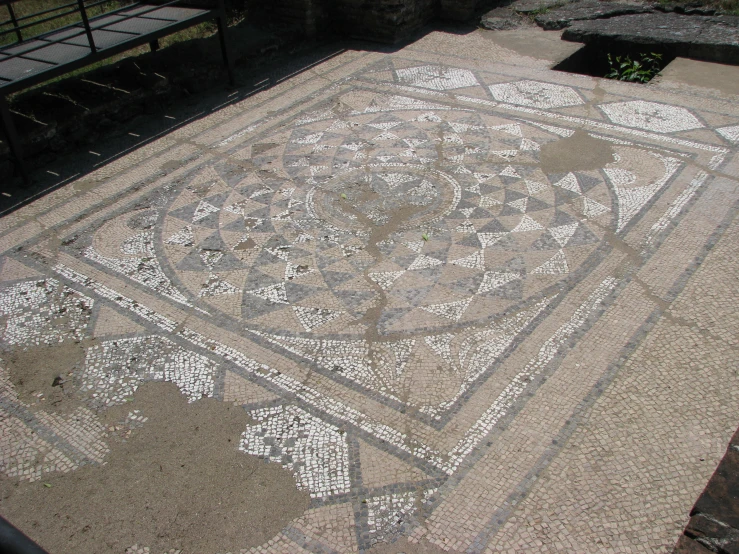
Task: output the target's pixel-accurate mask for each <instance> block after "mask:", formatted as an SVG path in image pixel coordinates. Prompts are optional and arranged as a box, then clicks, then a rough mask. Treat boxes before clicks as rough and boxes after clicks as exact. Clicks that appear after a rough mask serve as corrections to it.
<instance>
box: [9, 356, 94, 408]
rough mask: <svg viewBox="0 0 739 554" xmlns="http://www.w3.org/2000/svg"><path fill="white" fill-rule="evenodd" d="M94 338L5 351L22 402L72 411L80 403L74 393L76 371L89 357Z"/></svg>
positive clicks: (14, 384) (11, 379) (11, 375)
mask: <svg viewBox="0 0 739 554" xmlns="http://www.w3.org/2000/svg"><path fill="white" fill-rule="evenodd" d="M89 343H90V341H83V342H77V341H65V342H63V343H60V344H56V345H53V346H39V347H35V348H29V349H27V350H21V349H18V350H15V351H12V352H4V353H3V354H2V357H3V359H4V360H5V361H6V363H7V366H8V370H9V372H10V381H11V383H13V386H14V387H15V390H16V391H17V392H18V397H19V398H20V400H21V401H23V402H25V403H27V404H29V405H31V406H40V407H42V408H43V409H45V410H53V411H57V412H63V413H66V412H69V411H72V410H74V409H75V408H77V407H78V406H79V405H80V404H79V402H78V401H77V399H76V398H75V395H74V394H73V388H72V383H71V379H72V374H73V373H74V372H75V371H76V370H78V369H79V368H80V367H81V366H82V364H83V363H84V360H85V351H86V347H87V346H90V344H89Z"/></svg>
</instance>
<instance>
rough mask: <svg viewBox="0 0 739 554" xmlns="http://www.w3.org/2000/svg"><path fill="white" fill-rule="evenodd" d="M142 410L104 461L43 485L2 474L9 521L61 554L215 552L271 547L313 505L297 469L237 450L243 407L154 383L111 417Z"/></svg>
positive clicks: (0, 498)
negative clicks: (191, 397) (193, 398)
mask: <svg viewBox="0 0 739 554" xmlns="http://www.w3.org/2000/svg"><path fill="white" fill-rule="evenodd" d="M47 377H48V375H47ZM47 380H48V379H47ZM42 381H43V380H42ZM23 386H26V385H23ZM40 386H42V387H43V386H44V384H43V382H41V383H40ZM134 410H139V411H140V415H142V416H144V417H147V418H148V421H146V422H144V424H143V426H142V427H141V428H138V429H136V428H135V429H133V430H132V431H129V432H125V433H121V434H111V444H110V448H111V453H110V455H109V456H108V458H107V463H106V464H105V465H103V466H97V467H85V468H82V469H79V470H77V471H74V472H71V473H68V474H64V475H62V474H55V475H49V476H46V477H44V478H43V480H42V481H37V482H34V483H28V482H18V481H17V480H15V479H8V478H0V513H1V514H2V515H3V517H5V518H6V519H8V520H9V521H10V522H12V523H13V524H14V525H16V526H17V527H18V528H19V529H20V530H21V531H23V532H24V533H26V534H27V535H29V536H30V537H31V538H32V539H34V540H35V541H36V542H38V543H39V544H40V545H41V546H42V547H43V548H45V549H46V550H48V551H49V552H52V553H53V554H65V553H68V554H79V553H81V552H95V553H98V554H104V553H116V554H121V553H123V552H125V550H126V548H128V547H130V546H132V545H134V544H138V545H144V546H148V547H149V548H151V551H152V552H166V551H168V550H169V549H173V548H174V549H182V550H183V551H185V552H191V553H198V554H207V553H214V552H224V551H238V550H239V549H242V548H249V547H252V546H256V545H259V544H262V543H264V542H265V541H267V540H269V539H270V538H272V537H273V536H275V535H276V534H277V533H278V532H279V531H280V530H281V529H282V528H283V527H284V526H285V525H286V524H287V523H288V522H290V521H291V520H293V519H295V518H297V517H300V516H301V515H302V514H303V513H304V511H305V510H306V509H307V508H308V504H309V495H308V493H307V492H304V491H299V490H298V489H297V487H296V484H295V479H294V478H293V476H292V474H291V473H290V472H289V471H287V470H285V469H283V468H281V467H280V466H279V465H277V464H267V463H266V462H265V461H264V460H261V459H259V458H257V457H255V456H249V455H247V454H244V453H243V452H240V451H239V450H238V444H239V437H240V434H241V432H242V431H243V430H244V429H245V427H246V425H247V423H248V419H249V418H248V416H247V413H246V412H245V411H244V410H243V409H242V408H240V407H236V406H232V405H229V404H226V403H223V402H219V401H217V400H213V399H202V400H198V401H197V402H193V403H189V404H188V402H187V400H186V398H185V397H184V396H183V395H182V394H181V393H180V392H179V389H178V388H177V387H176V386H175V385H174V384H171V383H147V384H145V385H143V386H142V387H140V388H139V389H138V391H137V392H136V394H135V397H134V399H133V402H129V403H127V404H125V405H124V406H118V407H115V408H112V409H110V410H108V411H107V412H106V413H105V414H104V415H103V418H104V420H105V422H106V425H107V426H109V427H108V428H109V429H116V427H114V426H115V424H116V423H118V422H120V421H122V420H124V419H125V418H126V415H127V414H128V413H129V412H133V411H134Z"/></svg>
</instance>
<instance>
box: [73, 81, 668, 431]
mask: <svg viewBox="0 0 739 554" xmlns="http://www.w3.org/2000/svg"><path fill="white" fill-rule="evenodd" d="M409 75H411V76H413V75H415V74H412V72H411V73H409ZM462 77H463V76H460V75H456V74H455V78H458V79H461V78H462ZM414 78H415V77H414ZM465 78H468V77H465ZM498 88H499V90H497V92H498V93H499V94H503V93H504V92H506V90H507V89H505V87H502V86H501V87H498ZM527 90H528V89H527ZM529 92H530V91H529ZM511 94H512V93H511ZM572 95H576V93H574V91H573V92H572V94H571V95H570V96H572ZM571 134H572V131H569V130H567V129H561V128H557V127H552V126H549V125H543V124H540V123H534V122H528V121H524V120H521V119H506V118H502V117H500V116H496V115H486V114H484V113H473V112H471V111H468V110H463V109H451V108H448V107H447V106H443V105H441V104H435V103H433V102H429V101H421V100H416V99H413V98H407V97H402V96H388V95H382V94H377V93H370V92H359V93H357V92H353V93H347V94H345V95H343V96H341V97H338V98H336V99H332V101H331V102H328V103H326V104H325V105H324V106H323V107H320V108H319V109H317V110H315V111H312V112H310V113H308V114H306V115H304V116H303V117H302V118H300V119H299V120H297V122H296V123H295V124H294V126H293V127H292V128H289V129H284V130H277V131H275V132H274V134H272V135H271V136H269V135H268V136H262V137H261V138H259V139H258V140H255V141H253V142H252V143H251V144H249V146H247V147H246V148H244V147H240V148H241V150H238V151H237V152H235V153H233V156H234V157H236V158H238V159H241V160H245V161H246V163H244V164H242V165H240V166H235V165H233V166H232V165H228V164H227V163H225V162H224V163H220V164H218V163H216V164H212V165H209V166H205V167H201V168H199V169H197V170H195V171H193V172H192V173H191V174H190V175H188V176H185V177H184V178H183V179H182V180H181V181H180V182H178V183H173V184H172V185H171V187H170V191H173V192H174V198H173V200H172V201H169V200H166V201H165V200H163V201H162V202H160V203H159V204H157V205H155V206H154V207H153V208H150V209H148V210H147V211H145V212H141V213H136V214H130V213H129V214H126V215H123V216H120V217H119V218H117V219H114V220H112V221H110V222H108V223H107V224H106V225H104V226H103V227H101V228H100V229H99V230H98V232H97V235H96V237H95V239H94V241H93V244H92V245H91V246H90V247H89V248H88V249H87V250H86V251H85V255H86V256H87V257H88V258H89V259H91V260H93V261H95V262H97V263H99V264H102V265H103V266H105V267H107V268H108V269H110V270H113V271H116V272H118V273H122V274H125V275H127V276H128V277H130V278H131V279H133V280H135V281H137V282H138V283H141V284H142V285H145V286H146V287H149V288H151V289H153V290H156V291H157V292H158V293H160V294H162V295H164V296H166V297H167V298H170V299H171V300H173V301H175V302H178V303H180V304H183V305H187V306H193V307H195V308H196V309H198V310H200V311H202V312H204V313H208V314H215V313H222V314H226V315H227V316H229V317H231V318H234V319H235V320H237V321H239V322H240V323H241V325H242V328H243V329H245V330H246V332H248V333H252V334H253V336H254V337H255V338H256V337H259V338H260V340H261V341H262V342H263V343H264V342H265V341H266V342H267V343H269V344H271V345H273V346H275V347H278V348H279V349H280V350H282V351H286V352H289V353H290V354H291V355H293V356H297V357H299V358H300V359H303V360H308V361H310V362H312V363H313V364H315V367H316V368H318V370H319V371H321V372H323V373H324V374H325V375H328V376H330V377H332V378H335V379H339V380H343V381H348V382H351V383H353V384H355V385H357V386H359V387H360V388H361V389H363V390H365V391H368V392H371V393H372V394H373V395H377V394H379V395H382V396H384V397H386V398H387V399H390V400H393V399H394V400H401V399H402V400H403V401H404V402H408V403H410V404H412V405H415V406H417V407H419V408H420V409H421V412H422V413H425V414H427V415H428V416H430V417H434V418H440V417H441V414H443V413H444V411H445V410H446V409H448V408H449V407H451V406H452V405H453V404H454V403H455V402H456V401H457V400H459V398H460V397H461V396H462V395H464V393H465V391H467V390H468V389H469V388H470V386H471V385H472V383H473V382H475V381H476V380H477V379H479V378H481V376H482V375H483V374H484V372H485V371H486V370H487V369H488V368H489V367H491V364H493V363H494V362H495V360H496V359H498V358H499V357H500V356H501V355H503V354H504V353H505V352H506V351H507V350H508V349H509V348H511V347H512V345H513V344H514V343H515V341H516V338H517V337H518V336H519V335H520V334H521V333H522V332H523V331H524V330H525V329H526V328H527V327H528V326H529V325H530V324H532V322H534V320H535V319H536V317H537V316H538V315H539V314H541V313H542V312H543V311H544V310H545V309H546V308H547V306H548V305H550V303H551V302H552V300H553V299H555V298H556V297H557V296H558V294H559V293H560V292H561V290H562V287H564V286H565V285H567V284H568V283H570V282H572V281H574V280H577V279H579V278H580V277H581V276H582V275H584V274H585V272H586V271H588V270H589V263H588V260H589V258H591V256H592V255H593V254H594V252H596V250H597V249H598V248H599V246H600V245H601V243H602V240H603V237H604V234H605V233H606V232H613V231H615V232H619V231H622V230H624V229H625V228H626V226H627V225H628V224H629V222H630V221H631V220H632V219H633V218H634V217H635V216H636V215H637V214H638V212H639V211H640V210H641V209H642V208H643V207H644V206H645V204H646V203H647V202H648V201H649V200H650V199H651V198H652V197H653V196H654V195H655V194H656V193H657V192H658V191H659V190H660V189H661V188H662V187H663V186H664V185H665V184H666V183H667V182H668V180H669V179H670V177H671V176H672V175H673V174H674V173H675V172H676V171H677V169H678V167H679V162H678V161H677V160H675V159H672V158H669V157H665V156H663V155H659V154H656V153H653V152H646V151H643V150H641V149H639V148H637V147H635V146H631V145H628V144H614V146H613V149H614V152H615V155H614V158H613V160H612V161H611V162H610V163H608V164H607V165H606V166H605V167H603V168H600V169H598V170H591V171H573V172H568V173H563V174H545V173H544V172H543V171H542V169H541V168H540V163H539V157H540V150H541V148H542V147H544V146H545V145H547V144H549V143H552V142H554V141H559V140H566V138H567V137H568V136H570V135H571ZM245 167H246V168H248V167H253V168H254V169H245ZM173 192H169V195H170V196H172V194H173ZM154 222H160V224H157V225H156V228H155V226H154ZM155 229H156V230H155ZM111 239H115V240H113V241H112V242H113V243H115V244H117V247H116V246H113V247H111V246H110V244H111ZM103 244H107V245H108V246H107V247H105V248H103V247H102V246H100V245H103ZM591 259H592V258H591Z"/></svg>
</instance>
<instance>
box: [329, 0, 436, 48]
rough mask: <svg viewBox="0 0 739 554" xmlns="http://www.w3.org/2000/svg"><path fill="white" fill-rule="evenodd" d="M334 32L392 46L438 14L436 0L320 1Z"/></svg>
mask: <svg viewBox="0 0 739 554" xmlns="http://www.w3.org/2000/svg"><path fill="white" fill-rule="evenodd" d="M324 1H325V2H326V7H327V8H328V12H329V13H330V16H331V19H332V26H333V28H334V29H335V30H336V32H337V33H339V34H342V35H347V36H351V37H357V38H364V39H369V40H374V41H379V42H387V43H391V44H392V43H396V42H399V41H402V40H405V39H407V38H409V37H410V36H412V35H413V33H415V32H416V31H417V30H418V29H420V28H421V27H422V26H423V25H425V24H426V23H428V22H429V21H430V20H431V19H432V18H434V17H435V16H436V15H437V13H438V6H439V0H324Z"/></svg>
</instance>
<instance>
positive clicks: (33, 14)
mask: <svg viewBox="0 0 739 554" xmlns="http://www.w3.org/2000/svg"><path fill="white" fill-rule="evenodd" d="M76 5H77V4H76V3H74V2H72V3H71V4H64V5H63V6H57V7H56V8H50V9H48V10H44V11H42V12H36V13H32V14H30V15H24V16H22V17H18V18H16V19H17V20H18V21H23V20H24V19H30V18H32V17H38V16H40V15H46V14H47V13H52V12H58V11H59V10H62V9H64V8H68V7H69V6H76Z"/></svg>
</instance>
